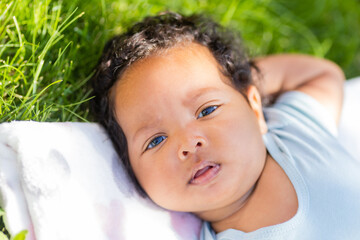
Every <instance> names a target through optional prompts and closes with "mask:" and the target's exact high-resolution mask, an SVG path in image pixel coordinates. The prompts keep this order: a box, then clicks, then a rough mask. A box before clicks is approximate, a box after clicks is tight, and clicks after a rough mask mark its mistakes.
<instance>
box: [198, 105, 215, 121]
mask: <svg viewBox="0 0 360 240" xmlns="http://www.w3.org/2000/svg"><path fill="white" fill-rule="evenodd" d="M217 108H218V106H210V107H207V108H205V109H203V110H202V111H201V112H200V113H199V115H198V116H197V118H202V117H205V116H207V115H209V114H210V113H212V112H213V111H215V110H216V109H217Z"/></svg>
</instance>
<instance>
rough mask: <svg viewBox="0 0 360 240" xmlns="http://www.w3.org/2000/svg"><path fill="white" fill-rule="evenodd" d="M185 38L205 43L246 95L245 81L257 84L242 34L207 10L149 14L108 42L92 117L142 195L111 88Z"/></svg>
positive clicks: (98, 70) (96, 83)
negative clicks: (204, 12) (205, 13)
mask: <svg viewBox="0 0 360 240" xmlns="http://www.w3.org/2000/svg"><path fill="white" fill-rule="evenodd" d="M186 42H195V43H198V44H201V45H203V46H205V47H207V48H208V49H209V50H210V52H211V53H212V54H213V56H214V57H215V59H216V60H217V62H218V63H219V64H220V66H221V67H222V73H223V74H224V75H225V76H226V77H228V78H229V79H230V80H231V83H232V84H233V86H234V87H235V88H236V89H237V90H238V91H239V92H240V93H241V94H243V95H245V91H246V89H247V87H248V86H249V85H250V84H253V80H252V77H251V68H253V67H254V68H255V69H257V68H256V66H255V64H254V63H253V62H252V61H251V60H249V59H248V57H247V56H246V54H245V51H244V49H243V46H242V42H241V38H240V37H239V36H238V35H236V34H234V33H233V32H231V31H229V30H228V29H226V28H224V27H222V26H221V25H219V24H217V23H216V22H214V21H213V20H211V19H209V18H208V17H205V16H203V15H191V16H182V15H180V14H177V13H172V12H164V13H160V14H158V15H156V16H152V17H146V18H145V19H143V20H142V21H141V22H138V23H136V24H135V25H133V26H132V27H131V28H130V29H128V31H126V32H125V33H123V34H120V35H118V36H115V37H113V38H112V39H111V40H109V41H108V42H107V44H106V45H105V47H104V50H103V54H102V57H101V58H100V61H99V63H98V65H97V68H96V71H95V74H94V76H93V77H92V80H91V81H92V87H93V95H94V96H95V98H94V99H93V101H92V103H91V108H92V112H93V114H94V117H95V119H96V120H97V121H98V122H100V123H101V124H102V125H103V126H104V127H105V129H106V130H107V132H108V134H109V136H110V138H111V140H112V142H113V145H114V148H115V150H116V151H117V153H118V155H119V157H120V159H121V161H122V163H123V166H124V168H125V170H126V171H127V173H128V175H129V177H130V180H131V181H132V182H133V183H134V186H135V188H136V190H137V192H138V193H139V194H140V195H141V196H143V197H146V196H147V194H146V192H145V191H144V189H143V188H142V187H141V185H140V184H139V182H138V181H137V179H136V177H135V174H134V172H133V170H132V167H131V164H130V160H129V156H128V148H127V141H126V137H125V134H124V132H123V131H122V129H121V126H120V125H119V124H118V122H117V120H116V117H115V111H114V103H113V101H112V98H111V95H110V92H111V89H112V86H114V84H115V82H116V81H118V80H120V79H121V76H122V74H123V73H124V71H125V70H126V69H127V68H128V67H129V66H130V65H131V64H133V63H134V62H136V61H138V60H140V59H144V58H146V57H148V56H150V55H152V54H154V53H157V52H159V51H161V50H165V49H169V48H172V47H174V46H175V45H177V44H179V43H186Z"/></svg>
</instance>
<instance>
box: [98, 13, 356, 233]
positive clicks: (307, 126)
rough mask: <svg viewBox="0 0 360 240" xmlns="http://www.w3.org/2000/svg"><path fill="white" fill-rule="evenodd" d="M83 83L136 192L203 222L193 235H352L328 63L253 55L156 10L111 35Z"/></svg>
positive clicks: (202, 21) (352, 163) (351, 203)
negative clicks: (88, 79)
mask: <svg viewBox="0 0 360 240" xmlns="http://www.w3.org/2000/svg"><path fill="white" fill-rule="evenodd" d="M259 72H261V74H259ZM92 81H93V88H94V94H95V99H94V102H93V109H94V112H95V114H96V117H97V119H98V120H99V121H100V123H101V124H102V125H103V126H104V127H105V128H106V129H107V131H108V134H109V136H110V138H111V139H112V141H113V144H114V147H115V149H116V150H117V152H118V154H119V155H120V158H121V160H122V162H123V164H124V167H125V169H126V170H127V172H128V174H129V176H130V178H131V180H132V181H133V182H134V184H135V187H136V189H137V190H138V192H139V193H140V194H141V195H142V196H144V197H149V198H150V199H151V200H152V201H154V202H155V203H156V204H158V205H159V206H161V207H163V208H166V209H170V210H175V211H184V212H191V213H193V214H195V215H196V216H198V217H200V218H201V219H203V220H205V221H204V224H203V228H202V231H201V238H202V239H359V238H360V228H359V226H360V204H358V203H357V202H358V199H360V177H359V176H360V175H359V170H360V162H358V161H356V160H355V159H353V157H352V156H350V155H349V154H348V153H347V152H346V151H345V150H344V149H343V148H342V147H341V146H340V145H339V144H338V142H337V139H336V122H337V121H338V120H339V116H340V112H341V102H342V85H343V81H344V76H343V73H342V71H341V70H340V69H339V68H338V67H337V66H336V65H335V64H333V63H331V62H329V61H326V60H322V59H317V58H313V57H310V56H304V55H276V56H269V57H264V58H259V59H256V60H255V61H254V62H253V61H251V60H249V59H248V57H247V56H246V55H245V54H244V51H243V49H242V47H241V42H240V40H239V38H238V37H237V36H236V35H234V34H232V33H231V32H229V31H228V30H226V29H224V28H223V27H221V26H219V25H218V24H216V23H214V22H213V21H211V20H209V19H207V18H204V17H202V16H196V15H195V16H189V17H185V16H181V15H179V14H175V13H163V14H160V15H158V16H155V17H148V18H145V19H144V20H143V21H142V22H139V23H137V24H135V25H134V26H133V27H131V28H130V29H129V30H128V31H127V32H126V33H124V34H122V35H119V36H116V37H114V38H113V39H112V40H110V41H109V42H108V44H107V45H106V46H105V49H104V53H103V56H102V58H101V59H100V63H99V65H98V68H97V71H96V73H95V75H94V77H93V80H92ZM259 89H260V91H259ZM262 96H263V97H269V96H271V97H272V101H271V102H272V103H271V105H269V106H267V107H265V108H263V107H262V101H261V100H262Z"/></svg>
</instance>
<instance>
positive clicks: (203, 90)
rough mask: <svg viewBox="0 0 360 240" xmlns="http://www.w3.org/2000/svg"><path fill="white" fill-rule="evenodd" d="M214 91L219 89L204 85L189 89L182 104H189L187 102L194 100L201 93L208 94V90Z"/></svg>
mask: <svg viewBox="0 0 360 240" xmlns="http://www.w3.org/2000/svg"><path fill="white" fill-rule="evenodd" d="M216 91H219V89H218V88H215V87H204V88H200V89H196V90H194V91H191V92H189V93H188V94H186V97H185V98H184V101H183V104H184V105H185V106H186V105H189V104H191V103H193V102H195V101H196V100H197V99H198V98H199V97H201V96H202V95H204V94H208V93H209V92H216Z"/></svg>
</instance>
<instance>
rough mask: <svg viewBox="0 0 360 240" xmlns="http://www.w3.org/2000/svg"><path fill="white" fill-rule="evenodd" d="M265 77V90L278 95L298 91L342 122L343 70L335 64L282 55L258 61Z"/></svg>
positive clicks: (305, 57) (323, 60) (265, 92)
mask: <svg viewBox="0 0 360 240" xmlns="http://www.w3.org/2000/svg"><path fill="white" fill-rule="evenodd" d="M255 62H256V64H257V66H258V67H259V68H260V71H261V73H262V75H263V79H261V81H262V83H261V85H262V91H263V92H264V94H265V95H275V96H278V95H279V94H281V93H283V92H286V91H290V90H297V91H301V92H304V93H306V94H308V95H310V96H312V97H313V98H315V99H317V100H318V101H319V102H320V103H321V104H322V105H324V107H325V108H326V109H327V110H328V111H329V112H330V113H331V114H332V115H333V116H334V118H335V120H336V122H339V118H340V113H341V107H342V98H343V82H344V80H345V77H344V73H343V71H342V70H341V69H340V68H339V67H338V66H337V65H336V64H334V63H333V62H330V61H328V60H325V59H320V58H315V57H311V56H306V55H296V54H288V55H287V54H282V55H273V56H268V57H264V58H258V59H255Z"/></svg>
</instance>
